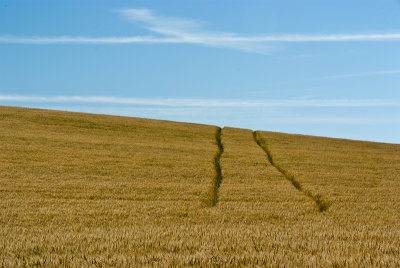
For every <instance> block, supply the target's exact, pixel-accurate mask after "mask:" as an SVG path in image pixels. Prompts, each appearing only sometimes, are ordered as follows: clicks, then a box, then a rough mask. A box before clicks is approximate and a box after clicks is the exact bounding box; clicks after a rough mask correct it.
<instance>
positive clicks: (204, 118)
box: [0, 0, 400, 143]
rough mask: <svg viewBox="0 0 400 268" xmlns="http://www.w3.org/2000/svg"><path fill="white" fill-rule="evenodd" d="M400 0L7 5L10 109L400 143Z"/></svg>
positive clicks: (5, 75) (6, 95) (1, 71)
mask: <svg viewBox="0 0 400 268" xmlns="http://www.w3.org/2000/svg"><path fill="white" fill-rule="evenodd" d="M399 17H400V1H396V0H380V1H376V0H362V1H361V0H354V1H348V0H347V1H345V0H325V1H320V0H314V1H311V0H304V1H295V0H293V1H285V0H279V1H278V0H276V1H264V0H263V1H261V0H260V1H254V0H249V1H232V0H220V1H211V0H202V1H197V0H194V1H183V0H181V1H151V0H146V1H118V0H117V1H93V0H92V1H42V0H38V1H28V0H26V1H19V0H13V1H10V0H0V105H12V106H27V107H38V108H50V109H60V110H68V111H82V112H92V113H102V114H113V115H127V116H137V117H147V118H157V119H167V120H176V121H187V122H198V123H207V124H217V125H220V126H235V127H242V128H251V129H260V130H271V131H281V132H289V133H301V134H310V135H320V136H330V137H341V138H351V139H362V140H371V141H382V142H392V143H400V51H399V48H400V20H399Z"/></svg>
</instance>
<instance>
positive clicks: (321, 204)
mask: <svg viewBox="0 0 400 268" xmlns="http://www.w3.org/2000/svg"><path fill="white" fill-rule="evenodd" d="M253 138H254V141H255V142H256V143H257V145H258V146H259V147H260V148H261V149H262V150H263V151H264V152H265V153H266V155H267V158H268V161H269V163H270V164H271V165H272V166H273V167H275V168H276V169H277V170H278V171H279V172H280V173H281V174H282V175H283V176H284V177H285V178H286V179H287V180H288V181H290V182H291V183H292V185H293V186H294V187H295V188H296V189H297V190H298V191H300V192H302V193H303V194H305V195H306V196H307V197H309V198H311V199H312V200H313V201H314V202H315V204H316V206H317V207H318V210H319V211H320V212H324V211H326V210H327V209H328V208H329V207H330V206H331V202H328V201H325V200H323V199H322V196H321V195H320V194H313V193H312V192H311V191H309V190H306V189H304V188H303V186H302V185H301V183H300V182H299V181H298V180H297V179H296V178H295V176H294V175H292V174H290V173H289V172H288V171H287V170H285V169H283V168H282V167H280V166H279V165H278V164H276V163H275V161H274V159H273V157H272V154H271V151H270V150H269V148H268V146H267V143H266V142H265V140H264V139H263V138H262V137H261V135H260V134H259V133H258V132H257V131H253Z"/></svg>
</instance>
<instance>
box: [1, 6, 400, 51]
mask: <svg viewBox="0 0 400 268" xmlns="http://www.w3.org/2000/svg"><path fill="white" fill-rule="evenodd" d="M119 12H120V13H121V14H122V16H123V17H124V18H126V19H128V20H130V21H132V22H139V23H143V24H144V26H145V28H146V29H148V30H149V31H151V32H153V33H154V34H156V35H157V36H131V37H86V36H56V37H40V36H33V37H18V36H6V35H3V36H0V43H12V44H135V43H181V44H197V45H204V46H211V47H220V48H230V49H236V50H241V51H246V52H254V53H260V54H268V53H269V52H271V50H274V49H276V48H277V43H293V42H355V41H400V33H371V34H316V35H307V34H283V35H282V34H281V35H257V36H246V35H240V34H237V33H229V32H220V31H207V30H205V29H203V27H202V24H201V23H200V22H199V21H196V20H191V19H182V18H174V17H163V16H158V15H156V14H155V13H154V12H152V11H151V10H148V9H125V10H121V11H119Z"/></svg>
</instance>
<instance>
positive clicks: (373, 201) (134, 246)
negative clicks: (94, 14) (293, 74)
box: [0, 107, 400, 267]
mask: <svg viewBox="0 0 400 268" xmlns="http://www.w3.org/2000/svg"><path fill="white" fill-rule="evenodd" d="M217 129H218V128H217V127H215V126H207V125H198V124H187V123H176V122H168V121H158V120H149V119H138V118H128V117H115V116H104V115H93V114H80V113H69V112H58V111H47V110H38V109H24V108H14V107H0V264H1V266H15V265H44V266H55V265H56V266H58V265H66V266H90V265H93V266H137V265H147V266H148V265H155V266H185V265H198V266H214V265H222V266H234V265H249V266H254V265H263V266H265V265H267V266H277V265H280V266H284V265H286V266H332V265H334V266H335V265H336V266H349V267H350V266H387V265H391V266H399V265H400V260H399V258H398V256H399V255H400V252H399V251H400V250H399V248H400V242H399V241H400V202H399V201H400V195H399V194H398V192H399V190H400V178H399V175H398V174H400V145H394V144H380V143H371V142H361V141H349V140H340V139H329V138H319V137H312V136H302V135H289V134H282V133H273V132H257V133H253V132H252V131H250V130H244V129H235V128H224V129H222V132H221V142H222V145H223V153H222V156H221V159H220V160H219V161H218V164H219V165H220V167H221V170H222V183H221V184H220V185H219V187H217V188H218V189H215V187H216V186H215V185H216V184H215V181H213V180H215V178H216V177H217V176H216V175H215V165H214V164H213V161H214V159H215V156H216V153H217V152H218V150H219V148H218V147H217V144H216V133H217ZM257 141H258V144H257ZM215 194H216V195H217V196H214V198H216V200H217V201H218V202H217V204H216V206H212V204H211V203H210V199H212V198H213V196H212V195H215ZM319 202H320V203H319ZM321 202H322V204H323V205H324V208H323V209H321Z"/></svg>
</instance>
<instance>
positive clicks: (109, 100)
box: [0, 95, 400, 108]
mask: <svg viewBox="0 0 400 268" xmlns="http://www.w3.org/2000/svg"><path fill="white" fill-rule="evenodd" d="M0 101H1V102H24V103H102V104H121V105H143V106H161V107H204V108H207V107H214V108H224V107H233V108H235V107H236V108H246V107H400V100H387V99H285V100H240V101H237V100H216V99H177V98H120V97H107V96H25V95H0Z"/></svg>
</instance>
